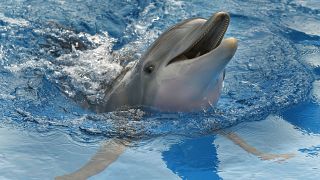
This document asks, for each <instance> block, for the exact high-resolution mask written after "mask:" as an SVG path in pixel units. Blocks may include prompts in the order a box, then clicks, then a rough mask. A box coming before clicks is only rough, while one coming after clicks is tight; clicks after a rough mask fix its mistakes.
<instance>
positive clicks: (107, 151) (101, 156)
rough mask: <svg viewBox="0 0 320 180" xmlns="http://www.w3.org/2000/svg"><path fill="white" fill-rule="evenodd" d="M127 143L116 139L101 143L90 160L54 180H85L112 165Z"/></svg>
mask: <svg viewBox="0 0 320 180" xmlns="http://www.w3.org/2000/svg"><path fill="white" fill-rule="evenodd" d="M127 143H129V142H124V141H120V140H118V139H111V140H109V141H106V142H104V143H103V145H102V146H101V147H100V149H99V151H98V152H97V153H96V154H95V155H94V156H93V157H91V159H90V160H89V161H88V162H87V163H86V164H85V165H84V166H82V167H81V168H80V169H78V170H77V171H75V172H73V173H71V174H67V175H63V176H57V177H56V178H55V179H56V180H86V179H88V178H89V177H91V176H94V175H96V174H98V173H100V172H102V171H103V170H105V169H106V168H107V167H108V166H109V165H110V164H112V163H113V162H114V161H115V160H117V158H118V157H119V156H120V155H121V154H122V153H123V152H124V150H125V149H126V147H127V146H126V144H127Z"/></svg>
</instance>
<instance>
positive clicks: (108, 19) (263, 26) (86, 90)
mask: <svg viewBox="0 0 320 180" xmlns="http://www.w3.org/2000/svg"><path fill="white" fill-rule="evenodd" d="M216 11H227V12H229V13H230V16H231V23H230V27H229V30H228V32H227V34H226V36H227V37H231V36H232V37H236V38H237V39H239V48H238V51H237V52H236V55H235V57H234V58H233V60H232V61H231V63H230V64H229V65H228V67H227V74H226V80H225V86H224V89H223V93H222V97H221V99H220V101H219V103H218V104H217V106H216V107H214V108H212V109H211V110H208V111H202V112H197V113H161V112H157V111H154V110H148V109H130V110H127V111H118V112H111V113H103V114H96V113H94V112H91V111H88V110H85V109H83V108H81V107H80V106H79V105H78V104H77V101H79V100H81V99H82V98H83V97H87V98H89V99H90V100H92V102H96V101H98V100H99V99H101V97H102V95H103V92H104V87H105V84H108V83H109V82H112V80H113V79H114V78H115V77H116V76H117V75H118V74H119V73H120V72H121V71H122V69H123V68H125V67H126V66H127V65H130V63H131V62H134V61H137V60H139V58H140V57H141V54H143V52H144V51H145V50H146V48H147V47H148V46H149V45H150V44H151V43H152V42H153V41H154V40H155V39H156V38H157V37H158V36H159V34H161V32H163V31H164V30H165V29H166V28H168V27H170V26H171V25H173V24H175V23H177V22H179V21H181V20H184V19H187V18H190V17H198V16H200V17H209V16H210V15H211V14H212V13H214V12H216ZM319 13H320V3H319V2H317V1H316V0H310V1H299V0H291V1H290V0H287V1H250V2H247V1H236V0H233V1H207V0H205V1H201V2H200V1H173V0H167V1H151V0H150V1H123V2H118V1H108V2H105V1H99V0H95V1H90V3H89V2H86V1H64V0H59V1H45V0H43V1H41V0H31V1H30V0H28V1H27V0H25V1H23V0H19V1H18V0H11V1H5V2H0V65H1V66H0V89H1V91H0V106H1V112H0V117H1V120H0V144H1V146H0V179H53V178H54V177H55V176H59V175H63V174H66V173H70V172H72V171H75V170H76V169H79V168H80V167H81V166H82V165H83V164H85V163H86V162H87V161H88V160H89V159H90V157H91V156H93V155H94V154H95V152H96V151H97V150H98V149H99V146H100V144H101V143H102V142H104V141H105V140H108V139H111V138H114V137H118V138H122V139H124V138H125V139H127V138H129V139H131V140H134V142H135V143H133V145H132V146H130V147H128V148H127V149H126V151H125V152H124V153H123V154H122V155H121V156H120V157H119V159H118V160H117V161H116V162H114V163H113V164H112V165H111V166H110V167H108V168H107V169H106V170H105V171H103V172H101V173H100V174H98V175H96V176H93V177H92V178H91V179H106V178H108V179H220V178H221V179H235V178H237V179H271V178H281V179H282V178H288V179H302V178H303V179H316V178H318V177H320V173H319V164H320V163H319V161H320V158H319V157H320V156H319V151H320V135H319V132H320V123H319V119H320V118H319V117H320V59H319V57H320V18H319ZM219 129H224V130H225V131H230V132H235V133H237V134H238V135H239V136H240V137H241V138H242V139H244V140H245V141H246V142H247V143H248V144H250V145H252V146H254V147H255V148H257V149H259V150H260V151H263V152H266V153H272V154H281V153H282V154H283V153H293V154H294V157H292V158H290V159H288V160H286V161H281V162H279V161H276V160H271V161H263V160H261V159H259V158H258V157H256V156H254V155H252V154H250V153H247V152H246V151H245V150H244V149H242V148H240V147H239V146H237V145H235V144H234V143H233V142H232V141H230V140H229V139H227V138H225V137H224V136H221V135H219V134H217V133H216V130H219Z"/></svg>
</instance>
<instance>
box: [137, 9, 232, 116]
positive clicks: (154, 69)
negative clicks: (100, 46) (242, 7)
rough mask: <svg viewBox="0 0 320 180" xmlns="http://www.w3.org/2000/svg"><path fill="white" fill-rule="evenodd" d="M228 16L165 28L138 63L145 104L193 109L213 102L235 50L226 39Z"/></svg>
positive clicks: (223, 15)
mask: <svg viewBox="0 0 320 180" xmlns="http://www.w3.org/2000/svg"><path fill="white" fill-rule="evenodd" d="M229 22H230V16H229V15H228V14H227V13H225V12H219V13H216V14H214V15H213V16H212V17H210V18H209V19H208V20H206V19H201V18H194V19H188V20H186V21H184V22H181V23H179V24H177V25H175V26H173V27H171V28H170V29H168V30H167V31H166V32H164V33H163V34H162V35H161V36H160V37H159V38H158V39H157V40H156V41H155V42H154V43H153V45H152V46H151V47H150V48H149V50H148V51H147V52H146V53H145V55H144V56H143V57H142V61H140V63H139V65H138V66H139V68H137V69H138V71H139V72H138V73H140V74H139V79H140V80H139V86H141V89H140V91H141V92H140V94H142V96H141V98H140V99H141V102H140V104H142V105H147V106H153V107H156V108H159V109H161V110H165V111H193V110H199V109H202V108H205V107H208V106H211V105H213V104H215V103H216V102H217V100H218V98H219V96H220V92H221V88H222V83H223V79H224V69H225V67H226V65H227V64H228V62H229V61H230V60H231V58H232V57H233V55H234V54H235V51H236V49H237V40H236V39H235V38H228V39H223V37H224V34H225V32H226V30H227V28H228V25H229Z"/></svg>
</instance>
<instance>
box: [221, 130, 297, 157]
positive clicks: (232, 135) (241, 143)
mask: <svg viewBox="0 0 320 180" xmlns="http://www.w3.org/2000/svg"><path fill="white" fill-rule="evenodd" d="M218 133H219V134H221V135H223V136H224V137H226V138H228V139H229V140H231V141H232V142H233V143H235V144H236V145H238V146H240V147H241V148H242V149H243V150H245V151H247V152H248V153H250V154H253V155H255V156H257V157H258V158H260V159H261V160H277V161H278V162H279V161H285V160H287V159H290V158H293V157H294V156H295V154H294V153H286V154H269V153H264V152H261V151H259V150H257V149H256V148H255V147H253V146H251V145H249V144H248V143H247V142H246V141H245V140H243V139H242V138H241V137H240V136H238V135H237V134H236V133H234V132H226V131H223V130H220V131H218Z"/></svg>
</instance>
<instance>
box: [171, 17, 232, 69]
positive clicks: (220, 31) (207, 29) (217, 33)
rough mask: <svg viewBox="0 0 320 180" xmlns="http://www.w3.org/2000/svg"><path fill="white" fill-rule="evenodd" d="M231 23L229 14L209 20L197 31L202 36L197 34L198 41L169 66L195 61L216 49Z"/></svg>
mask: <svg viewBox="0 0 320 180" xmlns="http://www.w3.org/2000/svg"><path fill="white" fill-rule="evenodd" d="M229 22H230V16H229V14H228V13H226V12H218V13H216V14H215V15H214V16H212V17H211V18H209V19H208V20H207V22H206V23H204V24H203V25H202V26H200V27H198V28H197V29H196V31H199V32H200V34H197V36H198V39H197V40H196V41H195V42H194V43H192V44H191V46H190V47H188V48H187V50H185V51H184V52H183V53H181V54H179V55H178V56H176V57H175V58H173V59H172V60H171V61H169V62H168V64H167V65H170V64H172V63H176V62H179V61H185V60H190V59H194V58H197V57H200V56H202V55H205V54H207V53H209V52H211V51H212V50H214V49H216V48H217V47H218V46H219V45H220V44H221V41H222V39H223V37H224V35H225V33H226V31H227V29H228V26H229ZM191 33H198V32H191Z"/></svg>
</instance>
